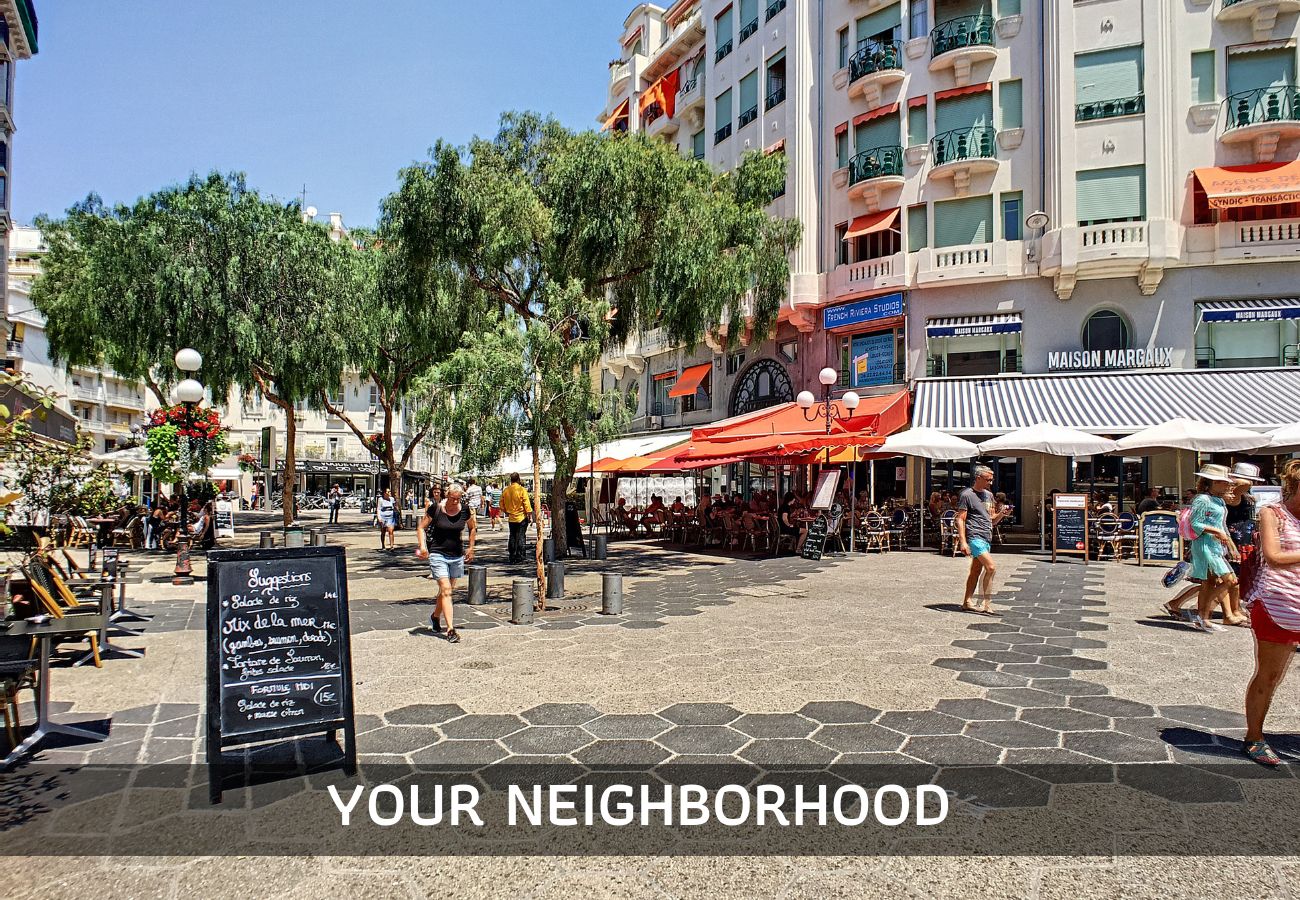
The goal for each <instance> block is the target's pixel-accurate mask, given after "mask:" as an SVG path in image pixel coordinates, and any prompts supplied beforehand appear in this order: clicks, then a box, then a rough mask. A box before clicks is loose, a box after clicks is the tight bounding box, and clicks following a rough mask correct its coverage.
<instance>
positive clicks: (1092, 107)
mask: <svg viewBox="0 0 1300 900" xmlns="http://www.w3.org/2000/svg"><path fill="white" fill-rule="evenodd" d="M1074 104H1075V106H1074V118H1075V121H1079V122H1084V121H1088V120H1089V119H1107V118H1111V117H1112V116H1127V115H1132V114H1134V113H1139V112H1142V110H1143V99H1142V46H1141V45H1138V46H1136V47H1116V48H1114V49H1111V50H1097V51H1095V52H1093V53H1078V54H1075V57H1074Z"/></svg>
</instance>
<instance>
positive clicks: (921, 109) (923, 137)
mask: <svg viewBox="0 0 1300 900" xmlns="http://www.w3.org/2000/svg"><path fill="white" fill-rule="evenodd" d="M925 114H926V106H925V105H924V104H922V105H921V106H911V107H908V110H907V145H908V146H909V147H915V146H917V145H919V144H924V143H925V142H926V141H927V140H928V139H929V134H927V132H926V127H925V126H926V121H925Z"/></svg>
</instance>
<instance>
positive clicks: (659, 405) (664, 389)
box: [650, 371, 677, 416]
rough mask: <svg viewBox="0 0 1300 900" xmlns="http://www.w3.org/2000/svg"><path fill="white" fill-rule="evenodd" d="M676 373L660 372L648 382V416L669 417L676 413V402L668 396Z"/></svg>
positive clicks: (675, 378)
mask: <svg viewBox="0 0 1300 900" xmlns="http://www.w3.org/2000/svg"><path fill="white" fill-rule="evenodd" d="M676 380H677V372H675V371H673V372H660V373H659V374H658V375H656V376H654V378H652V379H651V380H650V415H652V416H671V415H672V414H673V413H675V412H676V411H677V401H675V400H673V398H672V397H669V396H668V392H669V391H670V390H672V387H673V382H674V381H676Z"/></svg>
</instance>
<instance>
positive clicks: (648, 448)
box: [576, 430, 691, 475]
mask: <svg viewBox="0 0 1300 900" xmlns="http://www.w3.org/2000/svg"><path fill="white" fill-rule="evenodd" d="M690 436H691V433H690V432H689V431H684V430H679V431H656V432H653V433H651V434H634V435H628V436H626V437H621V438H615V439H614V440H612V441H606V442H605V443H603V444H601V445H599V446H597V447H596V448H595V449H594V455H595V457H596V466H595V471H597V472H617V471H619V466H620V464H621V463H623V462H624V461H625V460H627V459H630V458H631V457H634V456H641V455H643V454H645V455H650V454H654V453H656V452H657V451H659V450H661V449H663V448H664V447H673V446H676V445H677V444H681V443H683V442H684V441H686V440H687V439H688V438H689V437H690ZM590 453H593V450H591V449H589V448H584V449H583V450H582V452H580V453H579V454H578V459H579V460H580V461H582V460H586V459H587V458H588V454H590ZM590 471H591V464H590V463H587V462H583V464H582V465H580V466H579V467H578V469H577V473H576V474H578V475H587V474H590Z"/></svg>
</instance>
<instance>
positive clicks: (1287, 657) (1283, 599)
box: [1242, 459, 1300, 766]
mask: <svg viewBox="0 0 1300 900" xmlns="http://www.w3.org/2000/svg"><path fill="white" fill-rule="evenodd" d="M1259 554H1260V567H1259V573H1258V575H1257V576H1256V578H1255V584H1254V588H1253V590H1252V591H1251V594H1250V598H1249V602H1250V625H1251V629H1252V630H1253V631H1254V633H1255V675H1254V677H1253V678H1251V680H1250V685H1249V686H1248V687H1247V688H1246V737H1245V740H1244V741H1243V747H1242V752H1243V753H1245V754H1246V755H1247V756H1248V757H1250V758H1251V759H1253V760H1254V761H1255V762H1257V763H1259V764H1260V765H1264V766H1276V765H1279V764H1280V763H1281V762H1282V760H1281V759H1279V758H1278V755H1277V754H1276V753H1274V752H1273V748H1272V747H1270V746H1269V745H1268V742H1267V741H1266V740H1264V719H1265V718H1266V717H1267V716H1268V709H1269V706H1270V705H1271V704H1272V702H1273V695H1274V694H1275V693H1276V692H1277V689H1278V686H1279V685H1280V684H1281V683H1282V679H1283V678H1285V677H1286V672H1287V669H1288V667H1290V665H1291V660H1292V659H1293V658H1294V657H1295V650H1296V647H1297V646H1300V459H1293V460H1290V461H1288V462H1287V464H1286V465H1285V466H1283V468H1282V502H1281V503H1275V504H1272V505H1270V506H1268V507H1266V508H1265V509H1264V511H1263V513H1262V514H1261V515H1260V517H1259Z"/></svg>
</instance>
